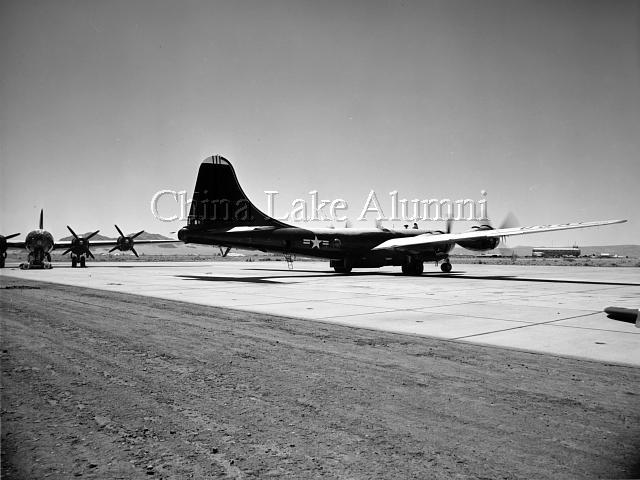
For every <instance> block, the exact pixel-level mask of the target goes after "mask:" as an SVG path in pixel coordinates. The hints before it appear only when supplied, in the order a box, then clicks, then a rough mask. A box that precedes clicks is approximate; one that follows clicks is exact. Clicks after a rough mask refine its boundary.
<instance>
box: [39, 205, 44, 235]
mask: <svg viewBox="0 0 640 480" xmlns="http://www.w3.org/2000/svg"><path fill="white" fill-rule="evenodd" d="M43 214H44V208H41V209H40V226H39V227H38V228H39V229H40V230H44V218H43Z"/></svg>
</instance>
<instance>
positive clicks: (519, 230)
mask: <svg viewBox="0 0 640 480" xmlns="http://www.w3.org/2000/svg"><path fill="white" fill-rule="evenodd" d="M623 222H626V220H605V221H598V222H580V223H565V224H561V225H538V226H533V227H515V228H493V227H491V226H490V225H480V226H475V227H473V228H472V229H471V230H469V231H467V232H462V233H452V232H451V231H450V230H451V229H450V225H451V223H450V222H448V224H447V228H446V231H439V230H436V231H425V230H415V229H404V230H391V229H387V228H373V229H355V228H313V229H310V228H299V227H294V226H291V225H287V224H286V223H283V222H281V221H279V220H276V219H275V218H271V217H269V216H267V215H265V214H264V213H262V212H261V211H260V210H258V209H257V208H256V207H255V206H254V205H253V204H252V203H251V201H250V200H249V199H248V198H247V196H246V195H245V193H244V192H243V191H242V188H241V187H240V184H239V183H238V179H237V177H236V174H235V171H234V169H233V167H232V166H231V163H229V161H228V160H226V159H225V158H223V157H221V156H218V155H215V156H212V157H209V158H207V159H206V160H204V161H203V162H202V164H201V165H200V170H199V172H198V178H197V180H196V187H195V192H194V194H193V201H192V203H191V210H190V213H189V217H188V220H187V226H185V227H183V228H182V229H181V230H180V231H179V232H178V238H179V239H180V240H182V241H183V242H185V243H197V244H204V245H218V246H220V247H227V248H230V247H238V248H248V249H256V250H260V251H265V252H266V251H272V252H280V253H283V254H284V255H285V257H287V259H289V258H291V255H294V254H298V255H303V256H309V257H319V258H326V259H328V260H329V262H330V265H331V267H333V268H334V270H335V271H336V272H338V273H349V272H350V271H351V269H353V268H377V267H382V266H385V265H396V266H401V267H402V273H404V274H406V275H421V274H422V272H423V270H424V266H423V263H424V262H425V261H429V262H435V263H436V264H438V263H439V262H441V264H440V268H441V269H442V271H443V272H445V273H448V272H450V271H451V263H450V261H449V252H450V251H451V249H452V248H453V247H454V246H455V245H456V244H457V245H460V246H461V247H463V248H466V249H469V250H475V251H486V250H492V249H494V248H496V247H497V246H498V244H499V243H500V240H501V239H502V238H504V237H508V236H511V235H524V234H529V233H541V232H552V231H556V230H569V229H573V228H587V227H597V226H601V225H611V224H614V223H623Z"/></svg>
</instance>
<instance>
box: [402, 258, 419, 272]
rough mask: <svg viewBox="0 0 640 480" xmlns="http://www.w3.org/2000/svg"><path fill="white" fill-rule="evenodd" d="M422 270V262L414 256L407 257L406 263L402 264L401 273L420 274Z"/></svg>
mask: <svg viewBox="0 0 640 480" xmlns="http://www.w3.org/2000/svg"><path fill="white" fill-rule="evenodd" d="M422 272H424V263H423V262H422V260H419V259H416V258H409V260H408V261H407V262H406V263H403V264H402V273H403V274H404V275H422Z"/></svg>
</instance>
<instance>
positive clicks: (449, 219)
mask: <svg viewBox="0 0 640 480" xmlns="http://www.w3.org/2000/svg"><path fill="white" fill-rule="evenodd" d="M452 225H453V218H447V227H446V232H447V233H451V226H452Z"/></svg>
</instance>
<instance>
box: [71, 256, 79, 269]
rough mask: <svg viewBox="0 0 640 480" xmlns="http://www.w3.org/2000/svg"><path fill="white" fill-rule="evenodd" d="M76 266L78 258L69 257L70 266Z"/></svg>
mask: <svg viewBox="0 0 640 480" xmlns="http://www.w3.org/2000/svg"><path fill="white" fill-rule="evenodd" d="M77 266H78V259H77V258H76V257H71V268H76V267H77Z"/></svg>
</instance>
